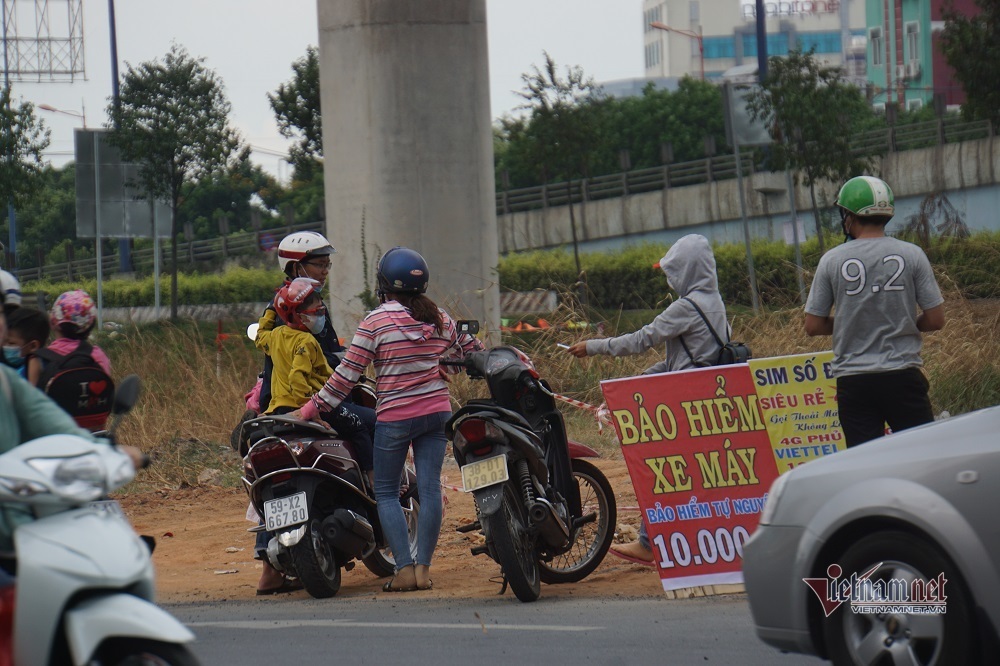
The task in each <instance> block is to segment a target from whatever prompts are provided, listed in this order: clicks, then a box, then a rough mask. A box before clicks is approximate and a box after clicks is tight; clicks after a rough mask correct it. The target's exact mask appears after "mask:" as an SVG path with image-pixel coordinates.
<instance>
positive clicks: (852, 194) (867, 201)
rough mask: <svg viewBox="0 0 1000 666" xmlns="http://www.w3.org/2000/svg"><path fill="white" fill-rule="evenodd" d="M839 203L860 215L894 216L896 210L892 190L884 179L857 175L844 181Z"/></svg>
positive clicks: (838, 198) (838, 197)
mask: <svg viewBox="0 0 1000 666" xmlns="http://www.w3.org/2000/svg"><path fill="white" fill-rule="evenodd" d="M837 205H838V206H840V207H841V208H843V209H844V210H846V211H848V212H850V213H854V214H855V215H857V216H858V217H887V218H888V217H892V216H893V214H894V213H895V212H896V208H895V198H894V197H893V196H892V190H890V189H889V185H888V184H886V182H885V181H884V180H881V179H879V178H873V177H871V176H856V177H854V178H851V179H850V180H849V181H847V182H846V183H844V186H843V187H841V188H840V194H838V195H837Z"/></svg>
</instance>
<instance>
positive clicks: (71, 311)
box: [49, 289, 97, 332]
mask: <svg viewBox="0 0 1000 666" xmlns="http://www.w3.org/2000/svg"><path fill="white" fill-rule="evenodd" d="M96 319H97V312H96V306H95V305H94V299H92V298H91V297H90V294H88V293H87V292H85V291H84V290H82V289H76V290H74V291H67V292H65V293H62V294H59V298H57V299H56V302H55V303H53V304H52V312H51V313H50V314H49V323H51V324H52V328H60V327H61V325H62V324H70V325H72V326H74V327H76V329H77V330H78V331H80V332H83V331H86V330H89V329H90V328H91V327H92V326H93V325H94V321H95V320H96Z"/></svg>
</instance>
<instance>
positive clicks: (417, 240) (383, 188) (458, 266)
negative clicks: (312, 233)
mask: <svg viewBox="0 0 1000 666" xmlns="http://www.w3.org/2000/svg"><path fill="white" fill-rule="evenodd" d="M317 6H318V16H319V57H320V89H321V104H322V109H323V154H324V177H325V183H326V184H325V194H326V213H327V215H326V231H327V235H328V237H329V238H330V240H331V241H332V242H333V245H334V247H336V248H337V254H336V255H335V257H334V265H333V269H332V270H331V273H330V292H331V300H332V316H333V321H334V324H335V325H336V326H337V330H338V332H340V334H341V335H342V336H345V337H349V336H350V335H352V334H353V331H354V328H355V327H356V325H357V322H358V321H359V320H360V319H361V318H362V317H363V316H364V312H365V308H364V305H363V302H362V300H361V297H360V295H361V294H362V293H364V292H369V293H370V292H371V291H372V290H374V288H375V267H376V265H377V262H378V258H379V256H380V255H381V254H382V253H383V252H385V251H386V250H388V249H389V248H391V247H393V246H396V245H405V246H407V247H411V248H413V249H415V250H417V251H418V252H420V253H421V254H423V255H424V257H425V258H426V259H427V262H428V264H429V265H430V269H431V282H430V291H429V292H428V294H429V296H430V297H431V298H433V299H434V300H435V301H436V302H437V303H438V304H439V305H441V306H442V307H444V308H445V309H447V310H449V311H450V312H451V313H452V315H453V316H455V317H456V318H477V319H479V320H480V321H481V322H482V323H483V328H484V330H485V329H487V328H488V329H489V330H490V331H492V332H495V334H496V336H498V335H499V323H500V305H499V300H500V299H499V288H498V284H497V275H496V265H497V252H498V248H497V222H496V191H495V185H494V180H493V143H492V129H491V118H490V99H489V67H488V54H487V41H486V2H485V0H405V1H403V0H396V1H389V0H382V1H376V0H317ZM362 241H363V245H362ZM494 339H497V338H494Z"/></svg>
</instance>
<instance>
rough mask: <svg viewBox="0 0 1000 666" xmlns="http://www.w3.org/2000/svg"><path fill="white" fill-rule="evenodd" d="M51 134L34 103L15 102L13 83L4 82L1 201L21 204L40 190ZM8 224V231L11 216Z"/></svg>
mask: <svg viewBox="0 0 1000 666" xmlns="http://www.w3.org/2000/svg"><path fill="white" fill-rule="evenodd" d="M49 135H50V132H49V130H48V129H47V128H46V127H45V123H43V122H42V121H41V120H40V119H39V118H36V117H35V106H34V105H33V104H32V103H31V102H25V101H21V102H20V103H19V104H16V105H15V104H12V103H11V89H10V86H9V85H8V86H4V87H3V89H2V91H0V146H2V153H0V155H2V157H0V159H2V162H0V205H5V204H7V203H13V204H14V205H15V206H18V205H19V204H21V203H23V202H24V201H26V200H27V198H28V197H30V196H31V195H32V194H33V193H34V192H35V191H37V190H38V188H39V186H40V185H41V183H40V180H39V178H38V176H39V174H40V173H41V171H42V165H43V161H42V151H44V150H45V149H46V148H48V147H49ZM6 226H7V229H6V230H7V231H8V232H9V229H10V220H8V221H7V225H6ZM15 263H16V261H15Z"/></svg>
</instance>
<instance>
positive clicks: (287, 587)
mask: <svg viewBox="0 0 1000 666" xmlns="http://www.w3.org/2000/svg"><path fill="white" fill-rule="evenodd" d="M301 589H302V581H300V580H298V579H295V580H290V579H288V578H286V579H285V580H284V581H282V583H281V585H279V586H278V587H269V588H267V589H266V590H257V596H258V597H266V596H269V595H272V594H285V593H286V592H298V591H299V590H301Z"/></svg>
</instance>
